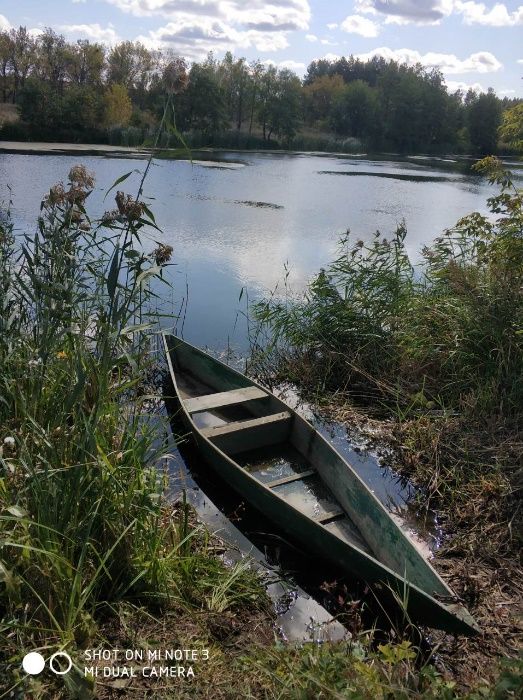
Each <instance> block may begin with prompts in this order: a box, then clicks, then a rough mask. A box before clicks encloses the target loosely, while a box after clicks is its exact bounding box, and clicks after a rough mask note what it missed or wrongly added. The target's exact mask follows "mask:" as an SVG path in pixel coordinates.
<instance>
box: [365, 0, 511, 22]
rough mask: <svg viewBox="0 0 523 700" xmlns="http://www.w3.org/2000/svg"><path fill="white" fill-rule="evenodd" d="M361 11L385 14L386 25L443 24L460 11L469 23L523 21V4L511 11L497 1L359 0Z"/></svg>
mask: <svg viewBox="0 0 523 700" xmlns="http://www.w3.org/2000/svg"><path fill="white" fill-rule="evenodd" d="M355 7H356V10H357V11H358V12H362V13H366V14H371V15H379V14H381V15H384V16H385V17H386V19H385V23H386V24H440V22H441V20H443V19H445V18H446V17H449V16H450V15H451V14H453V13H455V14H460V15H462V17H463V22H464V23H465V24H469V25H470V24H482V25H484V26H488V27H512V26H516V25H519V24H523V5H519V7H517V8H515V9H514V10H512V11H511V10H508V9H507V6H506V5H505V4H504V3H501V2H497V3H495V4H494V5H493V7H492V8H490V9H489V8H487V6H486V5H485V3H482V2H475V0H356V2H355Z"/></svg>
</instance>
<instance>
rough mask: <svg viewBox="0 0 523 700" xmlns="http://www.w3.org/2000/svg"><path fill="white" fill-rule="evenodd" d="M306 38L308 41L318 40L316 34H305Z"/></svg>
mask: <svg viewBox="0 0 523 700" xmlns="http://www.w3.org/2000/svg"><path fill="white" fill-rule="evenodd" d="M305 38H306V39H307V41H310V42H312V43H314V42H315V41H318V37H317V36H316V34H305Z"/></svg>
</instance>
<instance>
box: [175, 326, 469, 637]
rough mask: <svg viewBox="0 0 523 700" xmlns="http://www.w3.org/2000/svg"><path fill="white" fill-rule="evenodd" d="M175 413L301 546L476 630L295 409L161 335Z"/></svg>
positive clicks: (435, 620)
mask: <svg viewBox="0 0 523 700" xmlns="http://www.w3.org/2000/svg"><path fill="white" fill-rule="evenodd" d="M163 339H164V344H165V351H166V356H167V361H168V365H169V370H170V373H171V377H172V381H173V385H174V389H175V393H176V397H177V400H178V402H179V404H180V409H181V417H182V419H183V421H184V422H185V424H186V425H187V427H188V428H189V429H190V430H191V432H192V434H193V436H194V439H195V441H196V444H197V447H198V448H199V450H200V452H201V454H202V455H203V457H204V458H205V461H206V462H207V463H208V464H209V465H210V466H211V467H213V468H214V469H215V470H216V472H218V473H219V475H220V476H221V477H222V478H223V479H224V480H225V481H226V482H227V483H228V484H230V486H231V487H233V488H234V489H235V490H236V492H237V493H238V494H239V495H240V496H241V497H242V498H244V499H245V500H246V501H248V502H249V503H250V504H251V505H252V506H254V507H255V508H257V509H258V510H259V511H261V512H262V513H263V514H264V515H265V516H266V517H268V518H269V519H270V520H272V521H273V522H274V523H275V524H276V525H278V526H279V527H280V528H281V529H282V530H284V531H285V532H287V533H288V534H289V535H290V536H291V537H293V538H294V539H295V540H296V541H299V542H301V543H302V544H303V545H304V546H305V547H306V548H307V550H308V551H310V552H311V553H316V554H317V555H319V556H322V557H324V558H326V559H328V560H330V561H331V562H332V563H333V564H334V565H335V566H336V567H339V569H341V570H342V571H343V572H345V573H347V574H349V575H351V576H355V577H357V578H359V579H361V580H363V581H365V582H367V583H369V584H378V583H379V584H382V587H383V585H386V586H387V587H388V588H389V589H390V590H391V591H392V592H393V593H394V597H396V598H397V599H399V600H401V601H402V602H403V603H402V604H403V605H406V610H407V614H408V616H409V618H410V619H412V620H413V621H415V622H417V623H418V624H424V625H427V626H429V627H435V628H438V629H442V630H446V631H448V632H452V633H463V634H473V633H476V632H478V631H479V628H478V626H477V624H476V622H475V621H474V619H473V618H472V616H471V615H470V613H469V612H468V611H467V610H466V608H465V607H463V605H461V604H460V602H459V600H458V599H457V598H456V596H455V595H454V594H453V592H452V591H451V589H450V588H449V587H448V586H447V584H446V583H445V582H444V581H443V579H442V578H441V577H440V576H439V575H438V574H437V573H436V571H435V570H434V569H433V568H432V566H431V565H430V564H429V563H428V561H427V560H426V559H425V558H424V557H423V556H422V555H421V554H420V552H418V550H417V549H416V547H415V546H414V545H413V544H412V542H411V541H410V540H409V538H408V536H407V535H406V534H405V533H404V532H403V531H402V530H401V528H400V527H399V526H398V525H397V524H396V523H395V522H394V520H393V519H392V518H391V516H390V515H389V513H388V512H387V510H386V509H385V508H384V507H383V505H382V504H381V503H380V501H378V499H377V498H376V497H375V496H374V494H373V493H372V492H371V491H370V490H369V488H368V487H367V486H366V484H365V483H364V482H363V481H362V479H361V478H360V477H359V476H358V475H357V474H356V472H355V471H354V470H353V469H352V467H351V466H350V464H348V463H347V461H346V460H345V459H343V458H342V457H341V456H340V455H339V454H338V452H336V450H335V449H334V448H333V447H332V446H331V445H330V444H329V443H328V442H327V441H326V440H325V439H324V438H323V437H322V436H321V435H320V434H319V433H318V432H317V431H316V430H315V429H314V428H313V427H312V426H311V425H310V424H309V423H308V422H307V421H306V420H304V419H303V418H302V417H301V416H299V415H298V414H297V413H296V412H295V411H293V410H292V409H291V408H289V406H287V405H286V404H285V403H284V402H283V401H281V400H280V399H278V398H276V396H274V395H273V394H271V393H270V392H268V391H267V390H266V389H264V388H263V387H262V386H261V385H259V384H257V383H256V382H254V381H253V380H252V379H249V378H248V377H246V376H245V375H243V374H241V373H239V372H236V371H235V370H233V369H231V368H230V367H228V366H227V365H225V364H223V363H222V362H219V361H218V360H216V359H214V358H213V357H211V356H210V355H208V354H206V353H204V352H202V351H201V350H198V349H197V348H195V347H194V346H192V345H189V343H186V342H185V341H183V340H181V339H180V338H177V337H176V336H173V335H168V334H164V336H163Z"/></svg>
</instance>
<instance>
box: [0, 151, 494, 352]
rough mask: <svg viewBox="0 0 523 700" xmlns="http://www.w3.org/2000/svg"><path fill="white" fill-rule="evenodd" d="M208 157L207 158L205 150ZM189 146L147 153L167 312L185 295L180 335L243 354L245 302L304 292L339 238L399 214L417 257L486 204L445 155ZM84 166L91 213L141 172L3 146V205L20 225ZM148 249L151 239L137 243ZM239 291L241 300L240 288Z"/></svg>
mask: <svg viewBox="0 0 523 700" xmlns="http://www.w3.org/2000/svg"><path fill="white" fill-rule="evenodd" d="M206 157H209V156H208V154H207V156H206ZM202 158H203V157H202V155H201V154H197V153H196V154H194V160H193V163H192V164H191V163H190V162H187V161H179V160H155V161H154V164H153V167H152V168H151V170H150V174H149V176H148V179H147V182H146V185H145V194H146V196H147V197H148V198H149V203H150V205H151V208H152V210H153V212H154V215H155V217H156V221H157V223H158V225H159V227H160V228H161V229H162V233H161V234H156V235H157V237H158V238H159V239H160V240H162V241H163V242H164V243H168V244H169V245H171V246H173V248H174V263H175V265H174V266H173V267H172V268H171V274H170V279H171V282H172V283H173V290H172V292H166V291H165V288H164V290H163V294H164V298H165V307H164V308H165V309H166V310H169V311H171V310H173V309H177V310H178V309H179V305H180V301H181V299H182V298H185V296H186V289H188V293H189V300H188V308H187V313H186V314H185V324H184V336H185V338H186V339H187V340H189V341H191V342H194V343H195V344H197V345H200V346H209V347H211V348H213V349H221V348H225V347H226V346H227V345H228V344H230V345H232V346H235V347H236V348H239V349H240V351H242V352H243V351H245V349H246V344H245V339H246V333H245V321H244V317H243V316H242V315H241V313H240V315H238V312H242V311H245V302H246V299H247V298H249V299H253V298H259V297H260V296H263V295H265V294H267V293H269V292H271V291H273V290H274V289H275V287H276V285H277V284H279V285H280V289H281V288H282V283H283V280H284V277H285V274H286V269H287V270H288V277H287V282H288V284H289V285H290V286H291V288H292V290H293V291H295V292H299V291H300V290H302V289H303V288H304V287H305V285H306V283H307V281H308V280H309V279H310V277H311V276H312V275H313V274H314V273H315V272H317V271H318V270H319V269H320V267H322V266H325V265H326V264H327V263H328V262H329V261H330V260H331V259H332V257H333V255H334V254H335V252H336V246H337V242H338V240H339V238H340V235H341V234H342V233H344V232H345V231H346V230H347V229H350V230H351V232H352V234H353V235H354V237H355V239H357V238H362V239H368V238H370V237H371V236H372V235H373V234H374V232H375V231H376V230H380V231H381V233H382V234H383V235H385V236H390V234H391V232H392V231H393V230H394V229H395V227H396V226H397V225H398V224H399V223H400V222H401V221H402V219H404V220H405V222H406V225H407V229H408V236H407V248H408V251H409V254H410V255H411V257H412V259H413V261H416V260H418V259H419V254H420V251H421V248H422V247H423V246H424V245H426V244H428V243H430V242H431V241H432V240H433V239H434V237H435V236H437V235H438V234H440V233H441V232H442V231H443V229H445V228H447V227H450V226H452V225H453V224H454V223H455V222H456V221H457V220H458V219H459V218H460V217H461V216H463V215H465V214H467V213H469V212H471V211H480V212H483V213H485V212H486V199H487V197H488V196H489V195H491V194H492V192H493V189H492V188H491V186H489V185H488V183H487V182H486V181H485V180H484V179H481V178H479V177H478V176H476V175H474V174H472V173H470V170H469V168H470V163H463V162H461V163H460V162H457V161H455V160H452V159H436V160H429V159H423V158H419V157H414V158H410V159H405V160H402V161H399V160H388V159H386V158H381V159H379V160H368V159H365V158H361V157H350V158H349V157H342V156H339V157H337V156H322V155H287V154H264V153H221V154H220V155H219V156H216V155H215V156H213V158H215V160H207V161H205V160H203V159H202ZM78 162H82V163H84V164H85V165H86V166H87V167H88V168H89V169H90V170H92V171H94V173H95V174H96V179H97V184H96V190H95V192H93V194H92V196H91V197H90V200H89V202H88V205H89V207H88V208H89V211H90V213H91V215H99V214H101V213H102V212H103V211H104V210H105V209H111V208H113V207H114V201H113V199H112V198H113V193H111V194H110V195H109V197H108V198H107V200H106V201H105V202H104V201H103V198H104V194H105V192H106V191H107V190H108V189H109V187H110V186H111V185H112V184H113V182H114V181H115V180H116V179H117V178H118V177H120V176H121V175H122V174H124V173H126V172H129V171H131V170H136V171H137V172H135V173H133V175H132V176H131V177H130V178H129V179H128V180H127V181H126V182H124V183H122V185H120V187H121V188H122V189H125V190H126V191H127V192H130V193H135V192H136V190H137V187H138V182H139V178H140V175H139V171H143V168H144V165H145V164H144V161H143V160H140V159H133V158H125V159H124V158H121V157H108V158H107V157H101V156H86V155H83V154H78V155H21V154H7V153H3V154H2V153H0V202H1V201H2V200H3V201H4V202H5V201H6V200H7V198H8V197H9V193H8V191H7V185H9V186H10V187H11V192H12V197H13V216H14V220H15V222H16V225H17V228H20V229H24V230H25V231H26V232H30V231H31V230H33V229H34V227H35V221H36V218H37V216H38V211H39V202H40V198H41V197H42V196H43V195H44V194H45V193H46V191H48V189H49V187H51V185H53V184H54V183H56V182H58V181H60V180H64V179H66V178H67V173H68V171H69V169H70V168H71V166H72V165H74V164H76V163H78ZM145 245H146V247H147V246H150V247H152V246H153V243H152V242H147V241H146V242H145ZM242 289H243V291H244V293H243V295H242V299H241V302H239V298H240V294H241V291H242Z"/></svg>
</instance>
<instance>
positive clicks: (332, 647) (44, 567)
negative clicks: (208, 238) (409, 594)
mask: <svg viewBox="0 0 523 700" xmlns="http://www.w3.org/2000/svg"><path fill="white" fill-rule="evenodd" d="M171 77H172V76H171ZM125 179H126V176H125V175H124V176H122V178H120V179H119V180H118V181H117V182H116V183H115V185H114V186H113V188H112V194H116V196H115V206H114V208H112V209H109V210H108V211H107V212H106V213H105V214H104V215H103V216H102V217H101V218H100V219H98V220H95V219H91V218H90V217H89V214H88V209H87V203H88V201H89V199H88V198H89V195H90V193H91V191H92V189H93V187H94V184H95V183H94V178H93V176H92V175H91V174H90V173H89V172H88V171H87V170H86V169H85V168H83V167H81V166H76V167H74V168H73V169H72V170H71V171H70V173H69V180H68V182H67V183H65V184H61V183H60V184H58V185H56V186H55V187H53V188H51V190H50V191H49V193H48V194H47V195H46V197H45V198H44V201H43V202H42V208H41V215H40V218H39V220H38V222H37V227H36V231H25V232H17V235H16V237H15V235H14V232H13V227H12V225H11V223H10V221H9V217H8V216H7V217H3V218H2V220H1V222H0V618H1V621H0V669H1V673H0V697H4V696H5V697H14V698H25V697H31V698H35V700H36V699H40V698H41V699H42V700H43V699H44V698H46V699H47V698H65V697H71V698H82V699H86V698H94V697H99V698H115V697H127V698H133V697H136V698H140V699H141V698H144V697H151V698H153V697H155V698H171V697H172V698H184V697H191V698H194V697H201V698H208V697H211V696H212V697H216V698H229V699H231V700H232V699H233V698H237V697H246V698H249V697H251V698H256V699H258V698H267V699H273V698H274V699H275V700H276V698H296V699H298V698H303V697H311V698H312V697H319V696H321V695H322V696H323V697H325V698H333V699H334V698H340V697H344V698H367V697H372V698H380V697H383V698H385V697H390V696H391V694H392V696H393V697H397V698H403V697H405V698H441V697H445V698H448V699H449V700H453V699H454V698H460V697H461V698H463V697H468V698H470V699H471V700H477V699H478V698H482V697H488V696H489V695H488V693H489V692H493V693H497V694H498V696H499V697H503V693H505V694H506V693H507V692H509V693H512V695H513V696H515V692H517V682H518V669H517V666H515V665H514V663H512V662H511V663H509V664H506V665H505V666H504V667H503V668H502V669H501V675H500V676H499V678H498V680H496V681H494V684H489V677H488V674H485V673H481V674H480V675H479V676H478V677H476V678H474V680H473V682H470V683H465V684H464V685H465V686H473V689H470V690H467V691H464V690H463V689H462V687H460V685H459V684H458V685H456V683H455V681H454V680H453V679H452V677H450V676H449V674H448V672H447V670H446V669H445V668H444V667H442V668H438V669H437V668H436V667H435V666H434V665H433V663H432V659H431V657H430V655H429V656H427V653H426V650H424V651H423V652H422V651H421V650H420V649H418V648H417V647H416V646H415V645H413V644H412V642H411V641H409V640H408V639H402V638H401V637H399V636H398V633H397V632H395V631H392V633H391V635H390V636H389V637H385V638H384V636H383V635H384V632H381V633H380V635H379V637H378V638H376V639H374V636H373V635H374V633H373V631H369V630H356V629H355V630H354V631H353V636H352V638H351V640H350V642H346V643H342V644H325V645H322V646H320V645H315V644H305V645H300V646H297V647H296V646H295V645H287V644H283V643H282V642H277V643H276V641H275V640H276V633H275V631H274V630H273V614H272V613H271V610H270V606H269V603H268V599H267V597H266V594H265V592H264V585H263V583H264V582H263V580H262V579H261V578H260V576H259V575H258V574H255V573H254V572H253V571H252V570H251V568H250V566H249V564H248V561H240V562H239V563H238V564H236V565H229V564H226V562H225V561H224V560H223V559H222V558H221V556H220V554H221V553H222V552H223V546H222V544H221V543H220V542H219V541H217V540H216V539H215V538H213V537H210V536H209V534H208V533H207V532H206V531H205V529H204V528H203V527H202V526H200V525H198V523H197V521H196V520H195V518H194V514H193V513H192V512H191V510H190V509H189V508H188V506H187V504H186V503H185V500H184V498H183V496H182V495H180V500H179V501H178V502H177V503H173V502H171V501H170V500H169V499H168V470H167V465H168V456H166V455H165V447H164V434H165V430H168V428H167V427H164V426H163V425H162V424H161V423H160V422H159V419H158V416H157V415H156V413H155V406H156V405H157V402H158V401H159V396H160V392H161V388H160V387H159V386H158V372H159V368H158V364H157V360H156V355H155V352H154V344H153V343H152V341H151V333H152V332H153V331H154V330H155V328H156V326H157V321H158V319H157V317H155V314H154V313H153V312H152V311H151V306H152V302H153V299H154V297H153V292H152V289H151V283H152V282H153V281H154V283H155V285H159V284H162V283H163V279H164V267H165V265H166V264H168V262H169V257H170V255H171V252H172V251H171V250H170V249H169V247H168V246H166V245H165V244H162V242H161V234H160V233H159V232H158V230H157V229H156V226H155V223H154V216H153V213H152V212H151V211H150V210H149V208H148V206H147V205H146V204H145V203H144V202H143V201H142V199H141V187H140V188H139V190H138V193H137V195H136V196H131V195H126V194H124V193H123V192H121V191H118V187H119V186H122V185H121V183H123V182H125ZM508 193H509V190H508V189H507V190H506V192H505V195H506V196H505V198H504V199H501V200H499V201H498V204H497V206H499V207H501V208H508V209H509V210H511V209H512V208H514V207H515V205H516V203H517V201H518V200H517V199H516V198H515V197H511V196H509V197H508V198H507V196H508ZM107 194H108V195H109V194H110V193H109V192H108V193H107ZM111 196H112V195H111ZM519 212H520V210H519ZM478 226H479V223H478ZM500 226H501V228H502V229H503V231H505V229H506V236H512V235H513V231H512V228H511V226H510V225H509V224H508V223H507V225H506V226H505V224H503V225H501V224H500ZM156 238H159V239H160V241H156V240H155V239H156ZM492 238H493V239H494V238H495V237H494V236H492ZM151 239H152V240H151ZM502 240H505V239H503V237H502ZM489 241H490V239H489ZM505 242H508V238H507V239H506V241H505ZM490 243H492V244H493V242H492V241H490ZM486 244H487V243H486ZM381 245H382V243H380V246H381ZM478 245H479V241H478ZM358 250H360V251H361V250H362V248H361V247H360V246H358ZM496 250H497V253H496V255H497V258H496V259H498V258H499V265H500V266H501V267H495V268H493V272H494V271H495V270H497V271H499V272H500V274H499V275H498V274H497V273H496V274H495V275H493V284H494V282H495V281H496V280H497V282H496V284H498V283H499V284H501V283H502V281H503V280H504V281H505V283H506V284H505V286H502V287H501V289H503V290H504V291H505V293H506V294H508V293H509V287H510V285H509V282H514V281H516V280H515V277H514V276H513V274H515V272H514V273H511V275H512V276H508V273H506V274H505V275H502V274H501V270H504V267H503V260H504V255H506V254H507V252H508V248H506V247H504V246H503V245H502V244H501V243H500V247H499V250H498V248H496ZM518 250H519V248H514V255H515V256H517V255H519V253H518ZM478 251H479V248H478ZM483 252H485V254H486V251H483ZM400 257H401V256H400ZM516 262H517V260H516V258H514V264H516ZM362 264H363V263H362ZM404 267H405V266H404V264H403V263H402V264H400V265H399V266H398V270H399V272H398V275H399V276H400V277H401V276H403V275H404V272H403V271H402V270H404ZM505 272H506V271H505ZM456 274H457V273H456ZM467 279H468V278H467ZM471 279H472V280H474V279H476V278H475V277H474V275H472V278H471ZM442 283H443V281H442ZM387 284H388V285H389V288H390V289H391V290H394V289H396V287H397V285H395V283H393V277H390V281H389V282H388V283H387ZM322 285H323V286H325V285H327V281H326V279H325V280H324V281H323V282H322ZM327 286H328V285H327ZM331 287H332V285H331ZM496 289H497V287H496ZM331 292H332V289H331ZM331 292H329V294H327V295H324V297H323V298H324V301H325V302H326V306H325V308H328V306H329V304H328V302H329V299H331V298H334V297H331ZM400 296H401V295H400ZM398 298H399V297H398ZM511 299H512V301H514V297H511ZM518 308H519V307H517V305H516V304H515V303H513V304H512V316H511V318H512V319H513V320H514V321H515V319H516V318H517V313H518V312H517V309H518ZM399 310H400V309H399V306H398V308H397V313H399ZM395 313H396V312H395ZM391 318H392V317H390V318H389V323H390V322H391ZM398 323H399V322H398ZM365 332H367V331H365ZM371 335H372V333H371ZM518 337H519V336H518ZM506 343H508V345H506V346H505V345H503V348H505V349H506V353H505V354H503V358H504V361H505V363H506V369H504V370H503V372H508V373H509V374H508V375H506V374H504V373H503V372H502V374H501V375H499V374H498V373H497V372H496V371H495V370H494V368H493V366H492V367H490V365H489V367H490V370H489V372H490V373H489V377H490V379H491V381H492V382H493V386H498V385H499V386H501V387H502V388H503V392H504V393H503V396H504V397H506V401H505V402H504V404H503V407H504V408H503V415H505V413H504V411H505V410H506V411H507V413H506V418H507V421H508V420H509V419H510V416H511V415H512V413H511V411H512V408H511V406H512V404H513V402H514V401H515V400H516V399H517V391H518V389H517V387H514V388H512V389H510V391H509V390H508V387H506V382H505V380H506V378H507V376H511V374H510V373H511V369H510V368H511V367H512V365H511V364H510V363H511V362H512V360H513V359H514V358H512V355H511V353H514V352H516V350H517V344H516V345H514V343H513V339H512V337H511V336H510V337H507V339H506ZM316 350H318V349H316ZM509 350H510V352H509ZM320 351H321V350H320ZM353 364H354V363H353ZM363 376H364V375H363ZM380 376H382V378H383V377H384V376H385V375H384V374H382V375H380ZM462 381H463V382H465V381H466V378H465V377H463V378H462ZM470 382H471V387H475V386H476V385H477V381H476V380H475V379H474V377H473V378H472V379H471V380H470ZM496 382H498V384H496ZM500 390H501V389H500ZM514 392H516V393H514ZM371 393H374V394H375V390H373V392H371ZM375 395H376V396H378V395H379V394H375ZM450 395H453V394H450ZM423 396H424V397H425V398H424V399H422V398H421V397H420V398H419V400H418V402H417V404H416V406H418V405H421V406H422V408H427V406H426V404H425V403H424V401H427V402H428V401H430V400H432V399H431V396H432V394H430V393H429V391H428V389H427V391H426V392H425V393H424V394H423ZM401 405H402V406H403V403H402V404H401ZM482 405H483V404H482ZM484 405H485V406H486V405H488V402H487V403H486V404H484ZM501 466H502V465H501ZM487 483H489V484H490V483H491V482H490V481H489V482H487ZM496 483H497V482H496ZM503 483H504V482H503ZM494 495H496V492H494ZM514 526H515V525H514ZM187 647H191V648H195V649H208V650H209V662H208V663H205V662H202V663H200V664H198V665H196V664H195V679H194V680H191V681H189V680H187V679H185V680H184V679H175V680H173V682H172V684H171V683H167V682H166V680H165V679H161V682H158V683H157V684H155V683H153V682H151V681H150V680H146V679H144V678H142V679H137V680H136V681H135V680H132V682H131V683H128V679H125V678H124V679H122V678H120V679H103V678H102V679H100V678H96V679H94V678H92V676H91V675H90V674H87V675H85V673H84V669H85V667H86V664H85V650H87V649H100V648H105V649H109V650H111V649H114V648H119V649H126V648H132V649H144V648H145V649H146V648H153V649H158V648H168V649H170V648H187ZM61 650H64V651H66V652H67V653H68V654H70V655H71V657H72V660H73V662H74V667H73V669H72V670H71V671H70V672H69V673H67V674H65V675H64V676H56V675H53V674H51V672H49V671H48V670H47V669H46V670H45V671H44V672H43V673H42V674H41V675H39V676H34V677H32V676H29V675H27V674H26V673H25V672H24V671H23V670H22V667H21V662H22V659H23V657H24V655H25V654H26V653H27V652H28V651H37V652H40V653H42V655H43V656H44V657H45V658H46V659H48V658H49V657H50V656H51V654H53V653H54V652H57V651H61ZM87 665H88V666H92V664H87ZM95 665H96V664H95ZM508 697H510V695H509V696H508Z"/></svg>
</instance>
